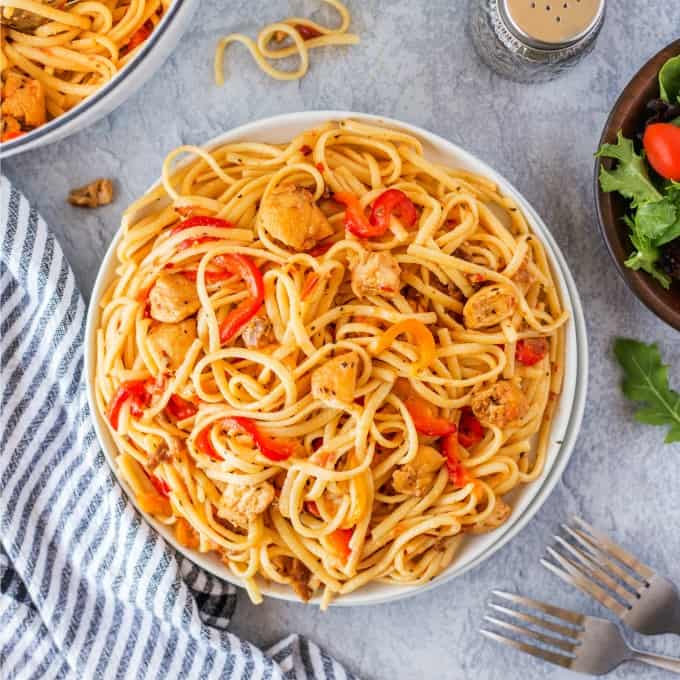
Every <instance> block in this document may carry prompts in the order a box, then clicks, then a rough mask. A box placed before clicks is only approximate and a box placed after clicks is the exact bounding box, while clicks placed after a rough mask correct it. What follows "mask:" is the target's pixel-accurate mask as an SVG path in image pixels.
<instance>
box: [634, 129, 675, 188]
mask: <svg viewBox="0 0 680 680" xmlns="http://www.w3.org/2000/svg"><path fill="white" fill-rule="evenodd" d="M642 144H643V146H644V147H645V151H646V152H647V160H648V161H649V164H650V165H651V166H652V167H653V168H654V169H655V170H656V171H657V172H658V173H659V174H660V175H661V176H662V177H665V178H666V179H672V180H674V181H676V182H678V181H680V127H678V126H677V125H673V124H672V123H653V124H652V125H648V126H647V129H646V130H645V134H644V135H643V137H642Z"/></svg>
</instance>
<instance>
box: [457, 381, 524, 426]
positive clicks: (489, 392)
mask: <svg viewBox="0 0 680 680" xmlns="http://www.w3.org/2000/svg"><path fill="white" fill-rule="evenodd" d="M470 406H471V407H472V412H473V413H474V414H475V416H477V418H478V419H479V420H480V421H481V422H482V423H486V424H487V425H497V426H498V427H512V426H514V425H517V424H518V423H519V421H520V420H521V419H522V418H523V417H524V416H525V415H526V413H527V411H528V410H529V404H528V403H527V399H526V397H525V396H524V393H523V392H522V390H520V389H519V387H517V385H515V383H513V382H511V381H510V380H499V381H498V382H497V383H494V384H493V385H492V386H491V387H489V388H487V389H485V390H482V391H481V392H477V394H475V395H473V397H472V400H471V402H470Z"/></svg>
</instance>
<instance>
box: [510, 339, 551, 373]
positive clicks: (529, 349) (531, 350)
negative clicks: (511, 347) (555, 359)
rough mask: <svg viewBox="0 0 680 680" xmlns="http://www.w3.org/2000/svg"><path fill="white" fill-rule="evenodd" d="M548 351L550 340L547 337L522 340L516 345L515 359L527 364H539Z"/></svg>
mask: <svg viewBox="0 0 680 680" xmlns="http://www.w3.org/2000/svg"><path fill="white" fill-rule="evenodd" d="M547 353H548V341H547V340H546V339H545V338H527V339H526V340H520V341H519V342H518V343H517V346H516V347H515V359H517V361H519V363H520V364H524V365H525V366H533V365H534V364H537V363H538V362H539V361H540V360H541V359H542V358H543V357H544V356H545V355H546V354H547Z"/></svg>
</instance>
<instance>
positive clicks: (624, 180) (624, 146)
mask: <svg viewBox="0 0 680 680" xmlns="http://www.w3.org/2000/svg"><path fill="white" fill-rule="evenodd" d="M659 90H660V93H661V99H662V101H663V102H664V104H665V105H671V106H672V107H677V106H678V105H680V55H679V56H677V57H673V58H672V59H669V60H668V61H667V62H666V63H665V64H664V65H663V67H662V68H661V70H660V71H659ZM670 122H671V123H672V124H674V125H678V126H680V117H677V118H675V119H674V120H671V121H670ZM595 155H596V156H597V157H599V158H612V159H614V160H616V161H617V164H616V167H614V169H612V170H608V169H607V168H605V167H604V166H600V176H599V180H600V187H601V188H602V191H604V192H610V191H617V192H618V193H620V194H621V195H622V196H623V197H625V198H627V199H629V200H630V206H631V209H632V210H631V214H630V215H627V216H626V217H625V218H624V220H625V222H626V224H627V225H628V227H629V228H630V240H631V242H632V243H633V246H634V247H635V252H634V253H633V254H632V255H631V257H630V258H628V260H626V266H627V267H630V268H631V269H636V270H637V269H642V270H643V271H646V272H648V273H649V274H651V275H652V276H653V277H654V278H655V279H656V280H657V281H658V282H659V283H660V284H661V285H662V286H663V287H664V288H668V287H669V286H670V283H671V277H670V276H668V274H667V273H666V272H664V271H663V270H662V269H661V268H660V267H659V257H660V250H659V249H660V248H661V246H664V245H666V244H667V243H670V242H671V241H673V240H675V239H676V238H678V237H680V183H678V182H673V181H670V180H664V179H662V178H659V177H658V176H657V175H656V174H655V173H653V171H652V170H651V168H650V166H649V164H648V163H647V160H646V158H645V152H644V151H642V152H641V153H638V152H637V151H636V149H635V144H634V142H633V140H632V139H627V138H626V137H624V136H623V134H622V133H621V131H619V133H618V136H617V141H616V144H603V145H602V146H601V147H600V149H599V151H598V152H597V153H596V154H595Z"/></svg>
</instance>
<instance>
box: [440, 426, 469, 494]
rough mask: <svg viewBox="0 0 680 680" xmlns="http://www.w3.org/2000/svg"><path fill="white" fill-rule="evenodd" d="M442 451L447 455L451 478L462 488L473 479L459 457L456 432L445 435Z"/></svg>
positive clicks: (455, 484)
mask: <svg viewBox="0 0 680 680" xmlns="http://www.w3.org/2000/svg"><path fill="white" fill-rule="evenodd" d="M442 453H443V454H444V456H445V457H446V469H447V470H448V472H449V478H450V479H451V482H452V483H453V486H454V487H455V488H456V489H460V488H461V487H463V486H465V485H466V484H467V483H468V482H469V481H471V480H470V475H469V473H468V471H467V470H466V469H465V467H464V466H463V464H462V463H461V462H460V458H459V457H458V436H457V435H456V433H455V432H453V433H452V434H449V435H447V436H446V437H444V440H443V444H442Z"/></svg>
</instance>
